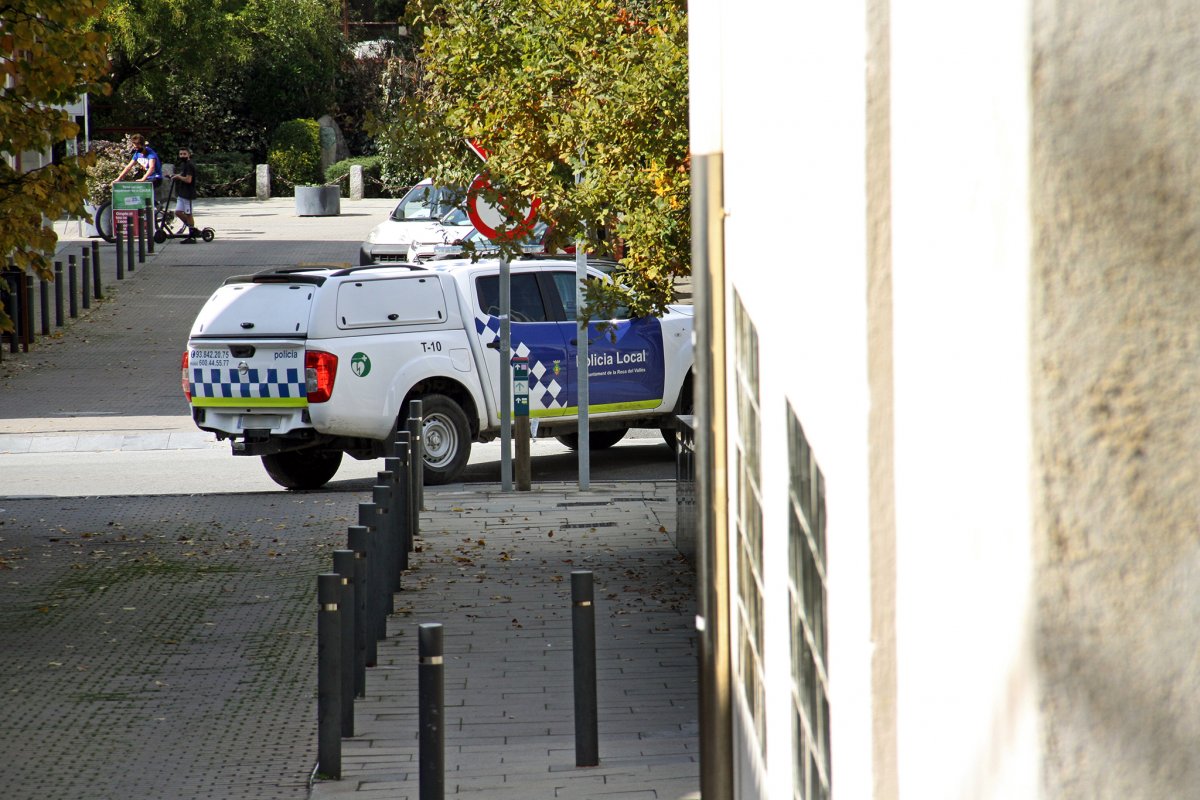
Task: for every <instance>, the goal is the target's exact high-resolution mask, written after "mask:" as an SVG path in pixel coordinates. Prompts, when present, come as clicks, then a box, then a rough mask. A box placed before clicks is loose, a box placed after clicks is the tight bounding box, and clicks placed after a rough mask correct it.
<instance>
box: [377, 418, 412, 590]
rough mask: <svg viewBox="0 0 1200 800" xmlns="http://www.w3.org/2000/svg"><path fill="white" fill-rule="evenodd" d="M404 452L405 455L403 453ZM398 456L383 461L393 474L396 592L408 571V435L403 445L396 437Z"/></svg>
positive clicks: (401, 586) (385, 467)
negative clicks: (405, 572)
mask: <svg viewBox="0 0 1200 800" xmlns="http://www.w3.org/2000/svg"><path fill="white" fill-rule="evenodd" d="M401 451H403V453H402V452H401ZM392 452H394V453H395V454H396V455H394V456H392V457H391V458H385V459H384V460H383V466H384V469H386V470H387V471H388V472H390V473H392V476H393V478H392V509H393V514H394V515H395V519H396V553H395V555H396V591H400V590H401V589H403V588H404V587H403V585H402V580H403V576H404V571H405V570H407V569H408V548H409V547H410V544H409V537H408V524H409V519H408V517H409V514H408V502H407V495H408V434H405V435H404V441H403V443H402V442H401V440H400V437H399V436H397V437H396V442H395V445H394V449H393V451H392Z"/></svg>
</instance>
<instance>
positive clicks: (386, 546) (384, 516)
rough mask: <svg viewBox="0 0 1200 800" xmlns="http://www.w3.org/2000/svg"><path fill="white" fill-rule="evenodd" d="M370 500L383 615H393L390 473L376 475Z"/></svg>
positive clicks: (393, 529)
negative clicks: (374, 518) (376, 537)
mask: <svg viewBox="0 0 1200 800" xmlns="http://www.w3.org/2000/svg"><path fill="white" fill-rule="evenodd" d="M371 500H373V501H374V503H375V513H376V514H378V515H379V527H378V528H377V529H376V530H377V531H378V532H379V558H380V560H381V561H382V564H381V565H380V566H381V568H382V571H383V572H382V578H383V588H384V596H385V599H384V603H383V608H384V613H386V614H393V613H395V611H396V596H395V594H393V592H394V591H395V587H396V574H395V572H396V570H395V565H396V518H395V517H394V516H393V515H392V512H393V509H392V504H393V501H392V473H390V472H378V473H376V482H375V485H374V486H372V487H371Z"/></svg>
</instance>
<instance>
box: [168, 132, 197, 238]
mask: <svg viewBox="0 0 1200 800" xmlns="http://www.w3.org/2000/svg"><path fill="white" fill-rule="evenodd" d="M171 180H172V181H175V182H176V185H175V192H176V198H175V216H176V217H178V218H179V219H180V220H181V221H182V222H183V224H184V225H187V232H188V235H187V238H185V239H184V240H183V242H182V243H181V244H195V243H196V237H197V236H200V231H198V230H196V219H195V217H193V216H192V201H193V200H195V199H196V167H195V165H194V164H192V151H191V150H190V149H188V148H186V147H181V148H179V164H178V165H177V166H176V168H175V174H174V175H172V176H171Z"/></svg>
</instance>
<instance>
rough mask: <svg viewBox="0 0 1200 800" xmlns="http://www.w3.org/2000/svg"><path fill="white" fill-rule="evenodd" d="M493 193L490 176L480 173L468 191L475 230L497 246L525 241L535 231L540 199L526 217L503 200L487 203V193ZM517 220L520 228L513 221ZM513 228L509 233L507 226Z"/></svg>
mask: <svg viewBox="0 0 1200 800" xmlns="http://www.w3.org/2000/svg"><path fill="white" fill-rule="evenodd" d="M488 191H492V185H491V183H489V182H488V179H487V174H486V173H480V174H479V175H476V176H475V180H473V181H471V188H470V189H468V190H467V217H469V218H470V220H471V224H472V225H474V226H475V229H476V230H478V231H479V232H480V233H482V234H483V235H484V236H486V237H487V238H488V239H490V240H491V241H493V242H499V241H509V242H511V241H512V240H514V239H521V238H524V237H525V236H528V235H529V233H530V232H531V231H532V230H533V221H534V220H535V219H537V210H538V206H540V205H541V204H542V199H541V198H540V197H535V198H533V201H532V202H531V203H530V204H529V208H528V209H527V210H526V211H525V212H524V213H522V211H521V207H520V206H518V205H515V204H513V203H510V202H508V200H506V199H505V198H504V197H503V196H498V197H497V199H496V203H495V204H493V203H490V202H488V201H487V200H485V199H484V197H483V195H484V193H485V192H488ZM514 220H517V222H516V224H513V221H514ZM508 225H512V227H510V228H508V229H507V230H502V229H503V228H504V227H505V226H508Z"/></svg>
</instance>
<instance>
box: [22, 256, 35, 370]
mask: <svg viewBox="0 0 1200 800" xmlns="http://www.w3.org/2000/svg"><path fill="white" fill-rule="evenodd" d="M21 305H22V306H24V312H25V317H24V320H25V342H26V345H25V348H26V349H25V352H27V353H28V352H29V345H31V344H33V273H29V275H28V276H27V277H26V278H25V296H24V297H23V298H21Z"/></svg>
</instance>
